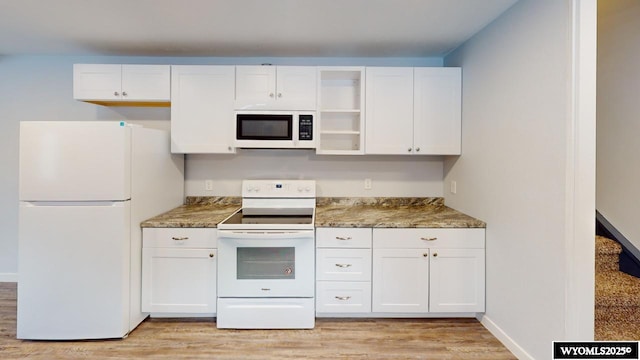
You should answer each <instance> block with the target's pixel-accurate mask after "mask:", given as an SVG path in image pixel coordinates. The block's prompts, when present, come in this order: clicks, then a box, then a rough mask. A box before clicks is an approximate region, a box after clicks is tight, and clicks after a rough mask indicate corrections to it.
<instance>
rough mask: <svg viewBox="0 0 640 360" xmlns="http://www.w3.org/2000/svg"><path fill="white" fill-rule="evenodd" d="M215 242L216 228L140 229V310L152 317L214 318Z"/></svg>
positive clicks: (216, 255) (216, 256)
mask: <svg viewBox="0 0 640 360" xmlns="http://www.w3.org/2000/svg"><path fill="white" fill-rule="evenodd" d="M216 241H217V240H216V229H209V228H206V229H205V228H189V229H185V228H145V229H143V248H142V311H143V312H149V313H151V315H152V316H175V317H179V316H185V317H188V316H198V315H211V316H213V315H214V314H215V313H216V274H217V273H216V271H217V270H216V269H217V264H216V263H217V258H218V254H217V249H216V247H217V246H216Z"/></svg>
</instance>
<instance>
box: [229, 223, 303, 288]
mask: <svg viewBox="0 0 640 360" xmlns="http://www.w3.org/2000/svg"><path fill="white" fill-rule="evenodd" d="M314 248H315V245H314V232H313V230H299V231H275V230H274V231H232V230H227V231H225V230H219V231H218V297H256V298H264V297H313V295H314V278H315V277H314V271H315V261H314V260H315V256H314Z"/></svg>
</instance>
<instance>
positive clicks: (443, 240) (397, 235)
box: [373, 228, 484, 249]
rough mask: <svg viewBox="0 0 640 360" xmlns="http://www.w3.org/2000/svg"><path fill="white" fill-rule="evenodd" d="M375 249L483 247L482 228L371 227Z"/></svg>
mask: <svg viewBox="0 0 640 360" xmlns="http://www.w3.org/2000/svg"><path fill="white" fill-rule="evenodd" d="M373 247H374V248H377V249H394V248H396V249H397V248H404V249H426V248H430V249H432V248H469V249H483V248H484V229H482V228H474V229H442V228H438V229H433V228H412V229H373Z"/></svg>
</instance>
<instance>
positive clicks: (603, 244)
mask: <svg viewBox="0 0 640 360" xmlns="http://www.w3.org/2000/svg"><path fill="white" fill-rule="evenodd" d="M621 252H622V246H621V245H620V244H619V243H618V242H617V241H615V240H611V239H609V238H606V237H604V236H599V235H596V254H616V255H617V254H620V253H621Z"/></svg>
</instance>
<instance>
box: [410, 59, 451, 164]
mask: <svg viewBox="0 0 640 360" xmlns="http://www.w3.org/2000/svg"><path fill="white" fill-rule="evenodd" d="M413 71H414V101H413V118H414V125H413V129H414V135H413V146H414V148H415V150H416V152H415V153H422V154H430V155H459V154H460V138H461V129H460V125H461V120H460V119H461V111H462V71H461V69H460V68H415V69H414V70H413ZM417 149H420V151H419V152H418V150H417Z"/></svg>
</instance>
